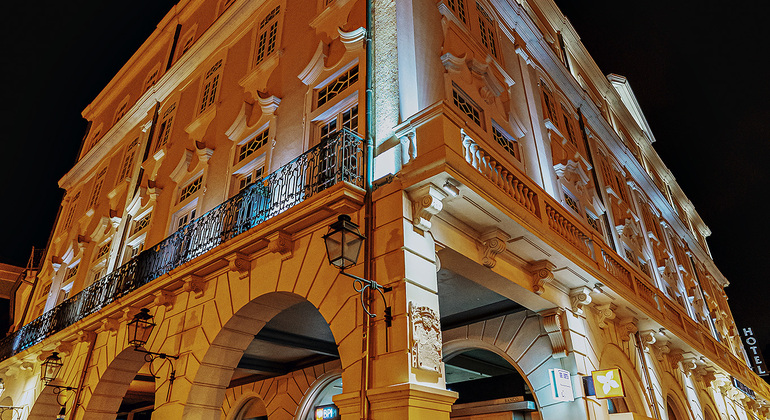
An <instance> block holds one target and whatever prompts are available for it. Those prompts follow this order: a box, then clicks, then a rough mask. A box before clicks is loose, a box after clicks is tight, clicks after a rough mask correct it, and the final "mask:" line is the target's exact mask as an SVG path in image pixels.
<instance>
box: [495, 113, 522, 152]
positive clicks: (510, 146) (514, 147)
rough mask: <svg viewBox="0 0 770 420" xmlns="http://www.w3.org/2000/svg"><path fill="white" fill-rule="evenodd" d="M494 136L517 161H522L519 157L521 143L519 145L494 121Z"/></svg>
mask: <svg viewBox="0 0 770 420" xmlns="http://www.w3.org/2000/svg"><path fill="white" fill-rule="evenodd" d="M492 136H493V137H494V138H495V141H496V142H497V144H499V145H500V146H502V147H503V149H504V150H505V151H506V152H508V154H509V155H511V156H513V158H514V159H516V160H521V158H520V157H519V143H517V142H516V140H514V139H513V136H511V135H510V134H508V133H507V132H506V131H505V130H503V129H502V128H500V126H499V125H497V123H495V122H494V121H492Z"/></svg>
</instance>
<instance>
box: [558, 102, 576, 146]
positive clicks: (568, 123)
mask: <svg viewBox="0 0 770 420" xmlns="http://www.w3.org/2000/svg"><path fill="white" fill-rule="evenodd" d="M561 115H562V122H564V129H565V130H566V131H567V133H566V134H567V140H569V142H570V143H572V145H574V146H577V137H576V136H575V127H574V124H575V119H574V118H572V113H571V112H569V111H568V110H567V107H565V106H564V105H562V106H561Z"/></svg>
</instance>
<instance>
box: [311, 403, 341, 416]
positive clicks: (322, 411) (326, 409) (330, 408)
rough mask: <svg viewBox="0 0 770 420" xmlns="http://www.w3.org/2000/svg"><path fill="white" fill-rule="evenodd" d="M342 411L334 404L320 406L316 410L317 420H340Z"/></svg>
mask: <svg viewBox="0 0 770 420" xmlns="http://www.w3.org/2000/svg"><path fill="white" fill-rule="evenodd" d="M339 418H340V410H339V409H337V406H336V405H334V404H330V405H320V406H318V407H316V408H315V420H339Z"/></svg>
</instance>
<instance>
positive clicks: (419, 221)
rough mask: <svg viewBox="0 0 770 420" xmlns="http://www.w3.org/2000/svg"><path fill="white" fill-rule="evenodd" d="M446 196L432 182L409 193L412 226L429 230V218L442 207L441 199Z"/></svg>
mask: <svg viewBox="0 0 770 420" xmlns="http://www.w3.org/2000/svg"><path fill="white" fill-rule="evenodd" d="M446 197H447V195H446V193H445V192H444V191H443V190H442V189H441V188H439V187H437V186H436V185H434V184H427V185H423V186H422V187H420V188H418V189H416V190H414V191H412V192H411V193H409V198H410V199H411V200H412V224H413V225H414V227H416V228H418V229H420V230H423V231H427V230H430V227H431V224H430V219H431V217H433V216H434V215H436V214H438V212H440V211H441V209H442V208H444V204H443V203H442V200H443V199H445V198H446Z"/></svg>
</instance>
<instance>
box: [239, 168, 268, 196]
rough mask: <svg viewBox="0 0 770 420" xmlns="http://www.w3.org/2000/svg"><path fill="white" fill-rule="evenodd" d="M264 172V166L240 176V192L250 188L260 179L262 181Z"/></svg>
mask: <svg viewBox="0 0 770 420" xmlns="http://www.w3.org/2000/svg"><path fill="white" fill-rule="evenodd" d="M263 170H264V166H260V167H258V168H256V169H253V170H251V171H249V172H247V173H245V174H243V175H240V176H238V191H242V190H243V189H244V188H246V187H248V186H249V185H251V184H252V183H254V182H256V181H257V180H259V179H262V172H263Z"/></svg>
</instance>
